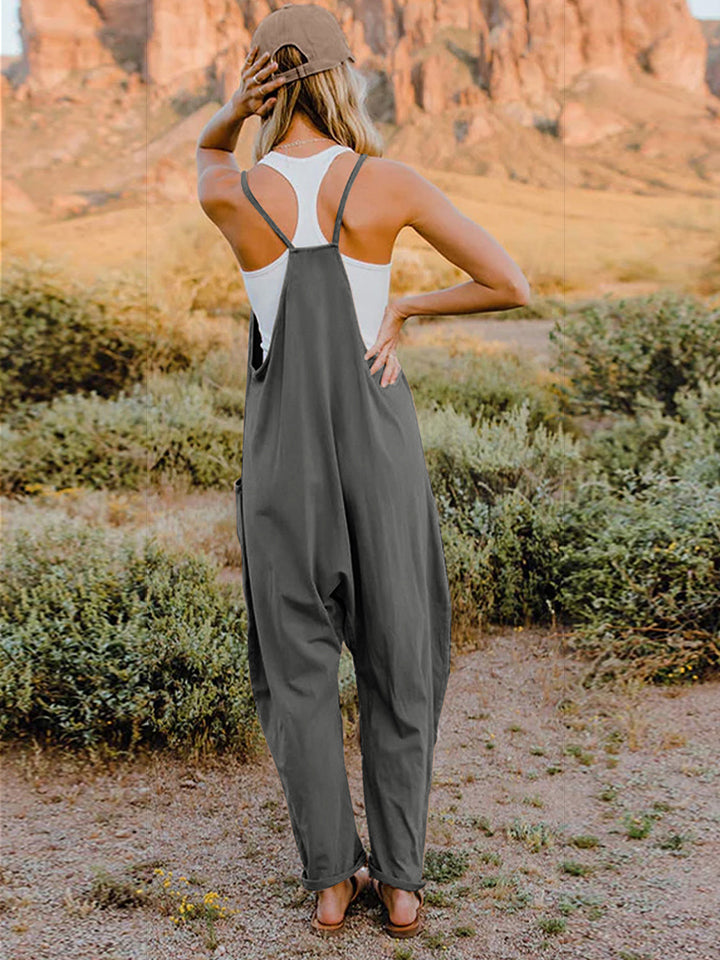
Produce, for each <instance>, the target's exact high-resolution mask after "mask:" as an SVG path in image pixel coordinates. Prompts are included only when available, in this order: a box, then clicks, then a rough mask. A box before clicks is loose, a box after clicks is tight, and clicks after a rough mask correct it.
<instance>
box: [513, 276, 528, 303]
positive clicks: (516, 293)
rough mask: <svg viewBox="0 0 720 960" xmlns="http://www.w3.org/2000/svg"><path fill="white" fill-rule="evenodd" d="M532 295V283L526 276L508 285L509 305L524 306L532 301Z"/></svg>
mask: <svg viewBox="0 0 720 960" xmlns="http://www.w3.org/2000/svg"><path fill="white" fill-rule="evenodd" d="M530 296H531V290H530V284H529V283H528V282H527V280H526V279H525V277H523V278H522V280H518V281H517V282H514V283H511V284H510V286H509V287H508V299H509V306H512V307H524V306H526V305H527V304H528V303H530Z"/></svg>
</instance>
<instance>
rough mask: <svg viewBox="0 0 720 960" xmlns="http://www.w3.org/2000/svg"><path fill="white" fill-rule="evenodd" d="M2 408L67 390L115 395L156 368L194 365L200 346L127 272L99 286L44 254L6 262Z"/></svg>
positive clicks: (1, 299) (0, 346)
mask: <svg viewBox="0 0 720 960" xmlns="http://www.w3.org/2000/svg"><path fill="white" fill-rule="evenodd" d="M0 318H1V319H2V330H1V331H0V377H1V379H0V410H2V412H3V413H7V412H8V411H10V410H13V409H16V408H17V407H18V406H19V405H20V404H21V403H26V402H30V403H35V402H38V401H47V400H51V399H52V398H53V397H56V396H58V395H60V394H64V393H77V392H83V391H86V392H94V393H96V394H97V395H98V396H101V397H111V396H115V395H116V394H117V393H118V392H119V391H120V390H122V389H125V388H128V387H130V386H131V385H132V384H133V383H137V382H140V381H141V380H142V379H143V377H144V376H145V375H146V373H147V371H148V370H149V369H156V368H157V369H161V370H164V371H171V370H180V369H184V368H186V367H188V366H189V365H190V364H191V362H192V361H193V355H194V354H197V353H198V351H199V347H197V346H193V344H191V343H190V342H189V341H188V340H187V338H186V337H184V336H183V335H182V334H181V333H180V331H179V330H178V328H177V324H175V323H174V322H173V320H172V318H170V317H167V316H165V315H164V314H163V313H162V311H160V310H159V309H158V308H157V307H155V306H154V305H153V304H149V303H148V302H147V299H146V291H145V288H144V285H143V284H142V283H140V282H138V281H132V280H131V278H130V277H123V278H122V281H121V282H112V281H108V280H104V281H103V282H102V283H101V284H100V283H99V284H96V285H95V286H94V287H90V288H87V287H84V286H81V285H80V284H79V283H78V282H77V281H72V280H71V279H70V278H69V277H58V276H56V275H55V274H54V272H53V270H52V269H51V268H50V267H49V266H48V265H47V264H42V263H41V262H38V261H37V260H32V261H28V262H27V263H25V262H13V263H11V264H10V266H9V267H7V266H6V268H5V271H4V275H3V283H2V293H1V294H0Z"/></svg>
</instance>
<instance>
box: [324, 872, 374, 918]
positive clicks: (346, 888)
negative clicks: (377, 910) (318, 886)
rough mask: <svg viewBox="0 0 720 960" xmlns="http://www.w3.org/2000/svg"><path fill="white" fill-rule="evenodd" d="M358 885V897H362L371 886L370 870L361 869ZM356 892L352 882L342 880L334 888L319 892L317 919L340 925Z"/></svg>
mask: <svg viewBox="0 0 720 960" xmlns="http://www.w3.org/2000/svg"><path fill="white" fill-rule="evenodd" d="M355 877H356V879H357V883H358V894H357V895H358V897H359V896H361V895H362V892H363V890H364V889H365V887H367V886H368V885H369V884H370V874H369V873H368V868H367V867H366V866H365V867H360V869H359V870H358V871H356V873H355ZM354 891H355V888H354V887H353V883H352V880H351V879H350V878H349V877H348V878H347V880H341V881H340V883H336V884H335V885H334V886H332V887H325V889H324V890H319V891H318V897H317V918H318V920H319V921H320V922H321V923H339V922H340V921H341V920H342V919H343V917H344V916H345V911H346V910H347V908H348V904H349V903H350V900H351V898H352V895H353V893H354Z"/></svg>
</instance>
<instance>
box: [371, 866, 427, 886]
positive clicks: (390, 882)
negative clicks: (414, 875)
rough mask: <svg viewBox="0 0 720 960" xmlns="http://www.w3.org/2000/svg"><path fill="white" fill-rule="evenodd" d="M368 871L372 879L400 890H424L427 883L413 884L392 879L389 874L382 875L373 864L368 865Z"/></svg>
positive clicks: (420, 881) (400, 879)
mask: <svg viewBox="0 0 720 960" xmlns="http://www.w3.org/2000/svg"><path fill="white" fill-rule="evenodd" d="M368 869H369V872H370V876H371V877H375V878H376V879H377V880H382V882H383V883H387V884H388V886H390V887H397V888H398V889H399V890H422V888H423V887H424V886H425V884H426V883H427V881H426V880H419V881H418V882H417V883H413V881H412V880H404V879H403V878H402V877H391V876H390V874H389V873H381V871H380V870H378V869H377V868H376V867H374V866H373V865H372V864H369V865H368Z"/></svg>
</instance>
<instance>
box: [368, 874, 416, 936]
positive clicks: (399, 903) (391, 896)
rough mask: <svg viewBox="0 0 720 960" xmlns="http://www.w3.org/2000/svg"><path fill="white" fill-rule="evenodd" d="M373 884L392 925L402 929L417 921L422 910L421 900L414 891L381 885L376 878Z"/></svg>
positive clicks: (373, 879) (386, 884)
mask: <svg viewBox="0 0 720 960" xmlns="http://www.w3.org/2000/svg"><path fill="white" fill-rule="evenodd" d="M372 883H373V887H374V888H375V893H377V895H378V899H379V900H380V901H381V902H382V903H384V904H385V906H386V907H387V910H388V916H389V919H390V923H392V924H396V925H397V926H399V927H400V926H406V925H409V924H411V923H412V922H413V921H414V920H415V918H416V917H417V915H418V911H419V910H420V898H419V896H418V895H417V894H416V893H415V891H414V890H401V889H400V888H399V887H391V886H390V884H389V883H380V881H378V880H377V879H376V878H375V877H373V878H372Z"/></svg>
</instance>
